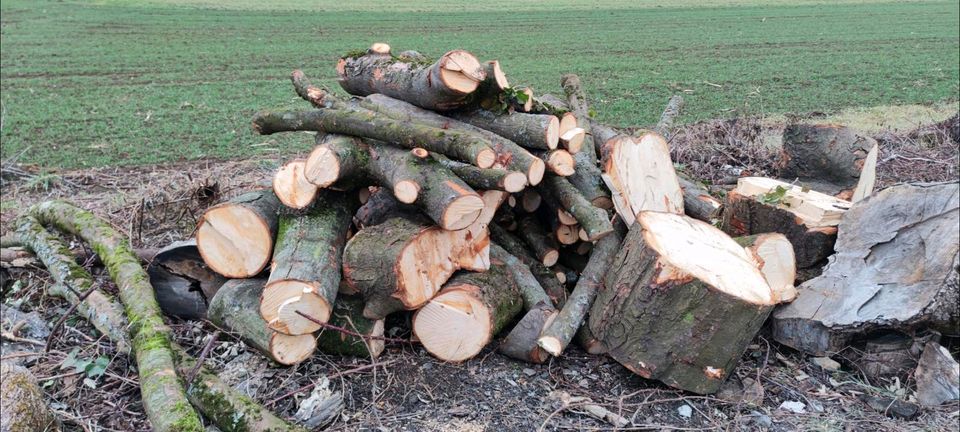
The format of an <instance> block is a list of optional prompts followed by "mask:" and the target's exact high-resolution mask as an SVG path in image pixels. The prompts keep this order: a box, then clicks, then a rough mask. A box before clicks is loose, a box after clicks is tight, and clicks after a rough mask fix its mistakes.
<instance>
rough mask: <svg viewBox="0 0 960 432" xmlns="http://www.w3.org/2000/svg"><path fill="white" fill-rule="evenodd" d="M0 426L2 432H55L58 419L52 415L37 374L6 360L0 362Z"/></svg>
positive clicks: (56, 431)
mask: <svg viewBox="0 0 960 432" xmlns="http://www.w3.org/2000/svg"><path fill="white" fill-rule="evenodd" d="M0 375H2V376H3V382H2V384H0V402H2V404H3V410H0V425H2V429H3V432H40V431H43V432H58V431H60V429H61V427H60V422H58V421H57V418H56V417H54V415H53V413H52V412H51V411H50V408H49V407H48V406H47V403H46V401H44V400H43V391H42V390H40V387H39V386H38V385H37V377H35V376H33V374H32V373H30V370H29V369H27V368H25V367H23V366H20V365H16V364H13V363H8V362H6V361H4V362H0Z"/></svg>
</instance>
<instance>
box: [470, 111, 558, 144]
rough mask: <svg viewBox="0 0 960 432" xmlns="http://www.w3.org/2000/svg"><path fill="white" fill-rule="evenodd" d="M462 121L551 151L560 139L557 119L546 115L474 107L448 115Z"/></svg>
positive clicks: (519, 142)
mask: <svg viewBox="0 0 960 432" xmlns="http://www.w3.org/2000/svg"><path fill="white" fill-rule="evenodd" d="M451 116H452V117H453V118H455V119H457V120H460V121H462V122H464V123H469V124H472V125H474V126H476V127H478V128H481V129H485V130H488V131H490V132H493V133H495V134H497V135H500V136H502V137H504V138H506V139H508V140H510V141H513V142H515V143H517V144H520V145H521V146H524V147H526V148H531V149H541V150H552V149H555V148H557V145H558V144H559V142H560V119H558V118H557V117H555V116H552V115H549V114H528V113H521V112H512V113H506V114H495V113H493V112H490V111H486V110H476V111H469V112H463V113H455V114H451Z"/></svg>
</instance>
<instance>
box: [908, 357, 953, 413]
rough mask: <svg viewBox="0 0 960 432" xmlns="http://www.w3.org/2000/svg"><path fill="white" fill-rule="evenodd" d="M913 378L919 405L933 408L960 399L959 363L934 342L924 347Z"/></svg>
mask: <svg viewBox="0 0 960 432" xmlns="http://www.w3.org/2000/svg"><path fill="white" fill-rule="evenodd" d="M914 377H915V378H916V379H917V402H919V403H920V405H923V406H928V407H935V406H940V405H941V404H943V403H944V402H948V401H954V400H957V399H960V363H957V361H956V360H954V359H953V356H952V355H950V351H948V350H947V349H946V348H944V347H942V346H940V344H938V343H936V342H927V343H926V345H924V347H923V354H922V355H921V356H920V364H919V365H917V372H916V373H915V374H914Z"/></svg>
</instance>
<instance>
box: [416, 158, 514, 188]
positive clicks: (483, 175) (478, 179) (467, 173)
mask: <svg viewBox="0 0 960 432" xmlns="http://www.w3.org/2000/svg"><path fill="white" fill-rule="evenodd" d="M433 157H434V158H435V159H436V160H437V161H438V162H440V164H441V165H443V166H444V167H445V168H447V169H449V170H450V171H453V173H454V174H456V175H457V177H460V179H462V180H463V181H464V182H466V183H467V184H468V185H470V186H471V187H474V188H477V189H483V190H486V189H496V190H502V191H507V192H520V191H522V190H523V189H524V188H525V187H526V186H527V176H526V175H525V174H524V173H522V172H519V171H507V170H503V169H495V168H488V169H483V168H477V167H475V166H472V165H467V164H464V163H460V162H457V161H453V160H450V159H448V158H446V157H445V156H443V155H438V154H434V155H433Z"/></svg>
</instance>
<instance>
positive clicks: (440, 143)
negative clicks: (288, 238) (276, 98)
mask: <svg viewBox="0 0 960 432" xmlns="http://www.w3.org/2000/svg"><path fill="white" fill-rule="evenodd" d="M253 129H254V130H255V131H256V132H257V133H259V134H261V135H270V134H274V133H277V132H290V131H303V130H308V131H317V132H326V133H335V134H343V135H354V136H360V137H364V138H371V139H375V140H380V141H385V142H390V143H394V144H397V145H400V146H403V147H406V148H410V149H413V148H417V147H422V148H425V149H427V150H429V151H432V152H436V153H440V154H443V155H446V156H450V157H452V158H454V159H457V160H460V161H463V162H467V163H470V164H472V165H476V166H478V167H480V168H490V167H491V166H493V164H494V162H495V161H496V157H497V154H496V152H494V151H493V149H491V148H490V145H489V141H487V140H485V139H483V138H481V137H478V136H476V135H472V134H466V133H463V132H458V131H450V130H442V129H438V128H434V127H430V126H425V125H422V124H416V123H409V122H400V121H397V120H394V119H391V118H388V117H384V116H380V115H377V114H376V113H372V112H363V111H350V110H337V109H328V108H325V109H317V110H313V111H287V112H261V113H258V114H256V115H255V116H254V117H253Z"/></svg>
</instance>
